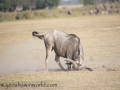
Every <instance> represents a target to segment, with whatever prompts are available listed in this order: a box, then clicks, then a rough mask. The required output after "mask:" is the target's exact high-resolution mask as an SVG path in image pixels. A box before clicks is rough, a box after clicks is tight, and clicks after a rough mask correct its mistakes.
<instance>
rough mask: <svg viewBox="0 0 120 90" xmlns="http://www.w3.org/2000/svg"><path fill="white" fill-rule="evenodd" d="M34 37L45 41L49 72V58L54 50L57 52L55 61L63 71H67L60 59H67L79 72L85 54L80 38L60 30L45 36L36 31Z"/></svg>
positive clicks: (46, 63) (46, 61) (33, 33)
mask: <svg viewBox="0 0 120 90" xmlns="http://www.w3.org/2000/svg"><path fill="white" fill-rule="evenodd" d="M32 35H33V36H36V37H38V38H39V39H43V40H44V44H45V48H46V58H45V65H46V70H48V58H49V54H50V52H51V51H52V50H54V52H55V54H56V55H55V61H56V62H57V64H58V65H59V66H60V68H61V69H62V70H65V69H64V67H63V66H62V65H61V63H60V57H64V58H66V61H67V62H70V63H72V64H73V69H74V68H75V70H77V68H78V66H76V65H79V66H83V60H84V53H83V48H82V45H81V43H80V38H78V37H77V36H76V35H75V34H68V33H65V32H63V31H59V30H52V31H49V32H47V33H44V34H39V33H38V32H36V31H33V32H32Z"/></svg>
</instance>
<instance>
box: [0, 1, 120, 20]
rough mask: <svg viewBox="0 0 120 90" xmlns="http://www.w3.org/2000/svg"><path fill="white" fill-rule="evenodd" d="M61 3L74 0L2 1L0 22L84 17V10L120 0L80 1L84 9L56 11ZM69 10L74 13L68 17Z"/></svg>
mask: <svg viewBox="0 0 120 90" xmlns="http://www.w3.org/2000/svg"><path fill="white" fill-rule="evenodd" d="M61 1H64V2H66V3H69V2H71V1H72V0H69V1H66V0H0V22H2V21H11V20H21V19H22V20H24V19H38V18H59V17H74V16H79V15H82V14H81V11H82V10H86V11H88V10H91V9H95V6H96V5H99V4H104V3H108V2H109V3H114V4H115V3H120V0H78V2H79V4H81V5H84V7H81V8H72V9H71V8H64V6H63V8H62V9H56V8H57V7H58V6H61ZM72 2H73V1H72ZM77 5H78V4H77ZM69 6H70V5H69ZM115 7H117V8H119V7H120V5H118V4H116V6H115ZM68 10H70V11H72V15H69V16H68V13H67V12H68Z"/></svg>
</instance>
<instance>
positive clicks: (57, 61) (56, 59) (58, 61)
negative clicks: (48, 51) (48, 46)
mask: <svg viewBox="0 0 120 90" xmlns="http://www.w3.org/2000/svg"><path fill="white" fill-rule="evenodd" d="M55 61H56V63H57V64H58V65H59V66H60V68H61V69H62V70H63V71H66V70H65V69H64V68H63V66H62V65H61V63H60V56H59V55H57V54H56V55H55Z"/></svg>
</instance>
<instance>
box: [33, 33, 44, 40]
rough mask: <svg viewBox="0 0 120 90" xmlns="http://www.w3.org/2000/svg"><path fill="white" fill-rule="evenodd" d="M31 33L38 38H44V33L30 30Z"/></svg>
mask: <svg viewBox="0 0 120 90" xmlns="http://www.w3.org/2000/svg"><path fill="white" fill-rule="evenodd" d="M32 35H33V36H36V37H38V38H40V39H43V38H44V34H39V33H38V32H36V31H33V32H32Z"/></svg>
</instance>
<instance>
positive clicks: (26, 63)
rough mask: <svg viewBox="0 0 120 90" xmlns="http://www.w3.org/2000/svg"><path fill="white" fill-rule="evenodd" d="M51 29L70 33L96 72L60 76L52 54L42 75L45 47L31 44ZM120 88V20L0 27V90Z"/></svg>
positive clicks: (88, 18) (39, 22)
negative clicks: (78, 40)
mask: <svg viewBox="0 0 120 90" xmlns="http://www.w3.org/2000/svg"><path fill="white" fill-rule="evenodd" d="M53 29H58V30H63V31H65V32H67V33H74V34H76V35H77V36H78V37H80V39H81V43H82V45H83V48H84V53H85V65H86V66H89V67H92V68H93V69H94V71H92V72H89V71H86V70H82V71H69V72H63V71H61V70H60V68H59V67H58V65H57V64H56V62H55V61H54V52H52V53H51V55H50V60H49V72H45V71H44V69H45V64H44V59H45V47H44V42H43V41H42V40H39V39H37V38H33V37H32V35H31V33H32V31H39V32H41V33H44V32H47V31H49V30H53ZM61 62H62V64H63V65H64V67H66V66H65V62H64V58H61ZM41 83H42V84H41ZM53 84H55V85H57V86H54V85H53ZM50 86H51V87H50ZM119 88H120V15H106V16H81V17H75V18H61V19H60V18H59V19H45V20H27V21H24V20H23V21H11V22H2V23H0V90H4V89H5V90H6V89H8V90H21V89H22V90H42V89H43V90H119Z"/></svg>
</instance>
